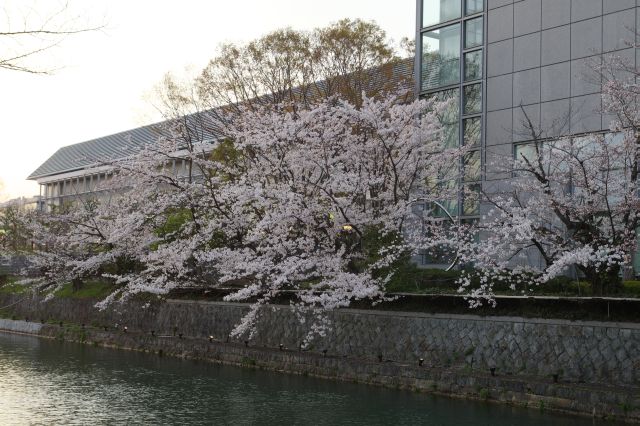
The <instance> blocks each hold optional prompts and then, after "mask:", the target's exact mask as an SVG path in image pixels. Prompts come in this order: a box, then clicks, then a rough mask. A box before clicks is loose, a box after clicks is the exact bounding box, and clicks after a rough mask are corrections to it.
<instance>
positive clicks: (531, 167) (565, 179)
mask: <svg viewBox="0 0 640 426" xmlns="http://www.w3.org/2000/svg"><path fill="white" fill-rule="evenodd" d="M594 69H595V71H596V72H597V74H598V75H599V76H600V77H599V78H602V81H603V82H604V84H603V90H602V97H603V106H604V107H603V111H602V113H603V114H604V116H605V117H609V119H610V120H611V129H610V132H608V133H597V134H588V135H583V136H581V137H546V134H545V131H546V130H545V129H539V128H536V127H535V126H534V125H533V124H532V123H531V121H528V119H527V117H526V114H524V115H525V123H524V124H525V128H527V129H528V131H529V133H530V134H529V137H527V138H526V139H529V140H530V141H531V142H529V143H527V144H523V145H519V146H517V147H516V156H515V158H513V157H508V158H502V159H497V160H495V161H494V162H492V164H487V169H488V170H491V171H492V173H494V174H495V175H498V176H502V177H503V179H500V180H498V181H493V182H492V181H487V182H485V183H484V188H483V198H484V208H483V210H484V215H483V217H482V220H480V221H479V222H478V223H477V224H476V225H475V226H474V227H473V232H474V233H475V234H476V235H477V236H478V238H469V233H468V232H467V233H460V234H459V235H460V236H459V237H458V240H457V241H455V243H454V245H455V246H456V247H455V252H456V253H457V255H458V256H459V258H460V260H461V262H462V263H463V264H466V265H469V266H472V268H469V270H468V272H466V273H465V274H464V276H463V278H462V279H461V281H460V284H461V287H460V292H463V293H467V294H468V295H470V296H472V298H471V300H472V305H478V304H481V303H482V301H483V300H488V301H490V302H491V303H495V301H494V300H493V286H494V285H495V283H497V282H501V283H507V284H509V285H510V286H511V288H512V289H514V290H515V289H518V290H522V291H527V290H529V291H532V290H533V287H535V285H534V286H530V284H532V283H533V284H541V283H544V282H547V281H548V280H550V279H552V278H554V277H557V276H559V275H564V274H572V275H575V274H576V273H577V274H578V275H580V276H582V277H584V278H585V279H586V280H587V281H589V282H590V283H591V285H592V288H593V291H594V293H595V294H598V295H604V294H607V293H611V292H615V291H616V288H617V287H618V286H619V285H620V283H621V279H620V276H621V275H623V272H625V271H628V270H630V269H631V263H632V258H633V255H634V253H635V251H636V250H637V229H638V224H639V223H638V221H639V220H640V216H639V214H638V212H639V209H640V200H639V193H638V190H639V188H638V171H639V164H638V149H639V147H640V140H639V138H638V135H639V133H638V131H639V130H640V128H639V127H638V126H639V125H640V120H639V118H640V117H639V115H638V109H637V104H636V102H637V99H636V98H637V95H638V93H640V92H639V87H638V83H637V77H638V72H637V70H636V69H635V65H633V64H630V63H627V61H625V60H624V59H621V58H617V57H613V56H610V57H608V58H607V60H606V61H604V62H603V64H594ZM568 118H570V117H567V118H566V119H563V118H562V117H558V122H563V121H567V120H568ZM454 240H455V239H454Z"/></svg>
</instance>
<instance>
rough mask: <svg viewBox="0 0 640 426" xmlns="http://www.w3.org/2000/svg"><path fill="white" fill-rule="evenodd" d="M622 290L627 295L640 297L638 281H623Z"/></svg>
mask: <svg viewBox="0 0 640 426" xmlns="http://www.w3.org/2000/svg"><path fill="white" fill-rule="evenodd" d="M622 292H623V294H625V295H628V296H633V297H640V281H624V282H623V283H622Z"/></svg>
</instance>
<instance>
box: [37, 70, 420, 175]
mask: <svg viewBox="0 0 640 426" xmlns="http://www.w3.org/2000/svg"><path fill="white" fill-rule="evenodd" d="M390 71H391V72H390V75H387V74H385V73H384V72H381V70H380V69H374V70H372V76H371V77H372V78H371V83H372V84H373V85H376V86H382V85H389V84H394V83H397V82H400V81H401V80H402V79H405V78H411V77H412V75H413V59H405V60H401V61H398V62H396V63H394V64H392V66H391V69H390ZM375 77H377V78H375ZM323 83H324V82H320V83H319V84H320V86H324V84H323ZM212 112H213V113H212ZM207 113H209V114H207ZM216 116H217V114H215V112H214V110H211V111H205V114H193V115H191V116H187V117H183V118H182V119H181V120H184V121H185V122H186V124H187V126H188V127H190V128H192V129H199V130H193V131H194V132H198V133H202V132H203V131H204V132H205V133H209V135H208V136H209V137H211V138H214V137H217V136H219V135H216V132H215V127H216V126H215V125H213V124H212V121H210V120H215V117H216ZM203 117H204V120H205V121H208V123H202V120H203ZM172 122H175V121H171V120H168V121H163V122H160V123H155V124H150V125H147V126H143V127H138V128H136V129H131V130H126V131H124V132H120V133H115V134H113V135H109V136H104V137H101V138H97V139H92V140H89V141H86V142H81V143H77V144H74V145H68V146H65V147H62V148H60V149H59V150H58V151H56V152H55V153H54V154H53V155H52V156H51V157H49V159H48V160H47V161H45V162H44V163H43V164H42V165H41V166H40V167H38V168H37V169H36V170H35V171H33V172H32V173H31V174H30V175H29V177H28V178H27V179H29V180H35V179H38V178H43V177H47V176H53V175H57V174H61V173H67V172H72V171H76V170H82V169H85V168H89V167H94V166H97V165H102V164H109V163H111V162H113V161H115V160H118V159H122V158H126V157H129V156H132V155H135V154H136V153H138V152H140V150H141V149H142V148H143V147H144V146H145V145H147V144H150V143H153V142H155V141H157V140H158V138H159V137H160V136H162V135H167V134H168V130H169V124H170V123H172ZM203 129H205V130H203ZM199 138H200V140H202V139H203V135H199Z"/></svg>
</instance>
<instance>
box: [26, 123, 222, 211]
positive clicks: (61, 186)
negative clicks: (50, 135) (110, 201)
mask: <svg viewBox="0 0 640 426" xmlns="http://www.w3.org/2000/svg"><path fill="white" fill-rule="evenodd" d="M202 117H204V116H202V115H199V114H194V115H191V116H187V117H182V118H181V119H180V120H179V122H178V121H176V120H167V121H164V122H160V123H155V124H151V125H148V126H143V127H139V128H136V129H131V130H127V131H124V132H120V133H116V134H113V135H109V136H104V137H100V138H97V139H92V140H89V141H86V142H81V143H77V144H73V145H68V146H65V147H62V148H60V149H59V150H58V151H56V152H55V153H54V154H53V155H52V156H51V157H49V158H48V159H47V160H46V161H45V162H44V163H43V164H42V165H40V167H38V168H37V169H36V170H35V171H33V173H31V174H30V175H29V177H28V178H27V179H29V180H35V181H36V182H37V183H38V184H39V185H40V206H41V207H40V208H41V209H42V210H46V211H51V210H52V209H55V208H59V207H60V206H63V205H64V204H65V203H67V202H72V201H73V200H75V199H77V198H78V197H92V198H98V199H104V197H109V196H110V192H109V191H106V190H105V188H108V185H106V184H107V183H108V181H109V180H110V179H111V176H112V172H113V166H112V164H113V163H114V162H116V161H118V160H122V159H126V158H128V157H132V156H134V155H135V154H137V153H138V152H140V150H142V149H143V148H144V147H145V146H146V145H148V144H153V143H154V142H156V141H157V140H158V138H160V137H162V136H169V135H170V134H171V133H172V129H174V128H175V126H176V125H184V127H185V128H187V132H185V134H195V133H197V135H198V138H199V141H202V142H204V141H213V140H215V139H216V138H217V137H216V136H215V135H214V133H212V131H211V130H212V127H210V126H205V125H203V124H202V120H203V118H202ZM169 166H170V167H171V169H172V170H173V172H174V173H175V174H176V176H182V175H187V174H188V173H187V171H188V166H187V161H186V160H184V159H183V160H180V159H176V160H172V163H171V164H170V165H169Z"/></svg>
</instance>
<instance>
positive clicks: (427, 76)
mask: <svg viewBox="0 0 640 426" xmlns="http://www.w3.org/2000/svg"><path fill="white" fill-rule="evenodd" d="M459 81H460V24H455V25H451V26H449V27H445V28H440V29H438V30H435V31H429V32H427V33H424V34H423V35H422V89H423V90H426V89H434V88H437V87H442V86H447V85H450V84H455V83H458V82H459Z"/></svg>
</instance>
